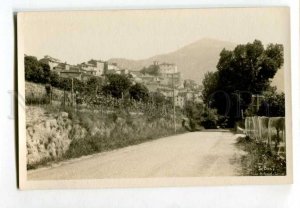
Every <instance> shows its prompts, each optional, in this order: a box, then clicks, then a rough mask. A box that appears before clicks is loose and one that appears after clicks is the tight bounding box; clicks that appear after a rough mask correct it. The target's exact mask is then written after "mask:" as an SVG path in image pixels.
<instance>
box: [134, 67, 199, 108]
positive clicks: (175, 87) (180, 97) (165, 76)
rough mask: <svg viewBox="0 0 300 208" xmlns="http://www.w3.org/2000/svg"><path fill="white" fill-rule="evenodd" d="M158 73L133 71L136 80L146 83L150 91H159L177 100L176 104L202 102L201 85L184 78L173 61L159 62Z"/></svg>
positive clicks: (181, 105) (180, 105) (179, 105)
mask: <svg viewBox="0 0 300 208" xmlns="http://www.w3.org/2000/svg"><path fill="white" fill-rule="evenodd" d="M153 65H155V66H158V75H150V74H143V73H141V72H140V71H131V75H132V77H133V79H134V80H135V82H139V83H142V84H144V85H145V86H146V87H147V88H148V90H149V91H150V92H159V93H161V94H163V95H164V96H165V97H167V98H169V99H173V96H174V101H175V106H178V107H180V108H183V107H184V105H185V103H186V102H187V101H194V102H201V94H200V89H199V85H198V84H196V82H195V81H194V80H183V79H182V77H181V73H180V72H178V69H177V66H176V65H175V64H171V63H159V62H157V61H155V62H154V63H153Z"/></svg>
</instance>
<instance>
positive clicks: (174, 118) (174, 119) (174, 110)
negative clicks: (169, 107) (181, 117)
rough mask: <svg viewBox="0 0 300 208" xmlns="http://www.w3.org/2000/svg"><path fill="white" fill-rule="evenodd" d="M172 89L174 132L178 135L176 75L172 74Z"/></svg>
mask: <svg viewBox="0 0 300 208" xmlns="http://www.w3.org/2000/svg"><path fill="white" fill-rule="evenodd" d="M172 88H173V125H174V132H175V133H176V117H175V116H176V109H175V87H174V74H172Z"/></svg>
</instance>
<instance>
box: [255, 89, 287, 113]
mask: <svg viewBox="0 0 300 208" xmlns="http://www.w3.org/2000/svg"><path fill="white" fill-rule="evenodd" d="M263 96H264V99H263V101H262V103H261V105H260V107H259V109H258V112H257V115H259V116H269V117H279V116H280V117H284V116H285V95H284V93H278V92H277V91H276V88H272V89H271V90H269V91H266V92H264V93H263Z"/></svg>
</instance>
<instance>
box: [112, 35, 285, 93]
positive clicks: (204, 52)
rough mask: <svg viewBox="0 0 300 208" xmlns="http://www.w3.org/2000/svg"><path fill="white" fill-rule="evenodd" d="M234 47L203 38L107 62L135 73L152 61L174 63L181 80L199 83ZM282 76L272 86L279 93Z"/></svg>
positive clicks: (280, 73)
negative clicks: (224, 52) (143, 55)
mask: <svg viewBox="0 0 300 208" xmlns="http://www.w3.org/2000/svg"><path fill="white" fill-rule="evenodd" d="M236 45H237V44H235V43H232V42H226V41H220V40H215V39H209V38H203V39H200V40H199V41H196V42H194V43H191V44H189V45H186V46H184V47H182V48H180V49H178V50H176V51H174V52H171V53H166V54H161V55H156V56H153V57H150V58H148V59H142V60H130V59H124V58H113V59H110V60H109V62H110V63H117V64H118V65H119V66H121V67H122V68H128V69H130V70H136V71H138V70H141V69H142V68H143V67H145V66H149V65H151V64H152V63H153V61H159V62H169V63H174V64H176V65H177V66H178V70H179V71H180V72H181V73H182V77H183V79H193V80H195V81H197V82H198V83H201V81H202V79H203V77H204V74H205V73H206V72H208V71H214V70H216V65H217V63H218V60H219V54H220V52H221V50H222V49H223V48H226V49H233V48H234V47H235V46H236ZM283 75H284V73H283V69H281V70H280V71H279V72H278V73H277V75H276V76H275V78H274V81H273V85H275V86H277V88H278V89H279V90H281V91H283V89H284V85H283V82H282V80H283Z"/></svg>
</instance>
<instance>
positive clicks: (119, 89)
mask: <svg viewBox="0 0 300 208" xmlns="http://www.w3.org/2000/svg"><path fill="white" fill-rule="evenodd" d="M130 86H131V81H130V79H129V78H128V77H127V76H125V75H120V74H109V75H107V84H106V85H104V86H103V88H102V91H103V92H104V94H106V95H111V96H113V97H115V98H122V97H124V96H125V95H126V94H127V93H128V89H129V87H130Z"/></svg>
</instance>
